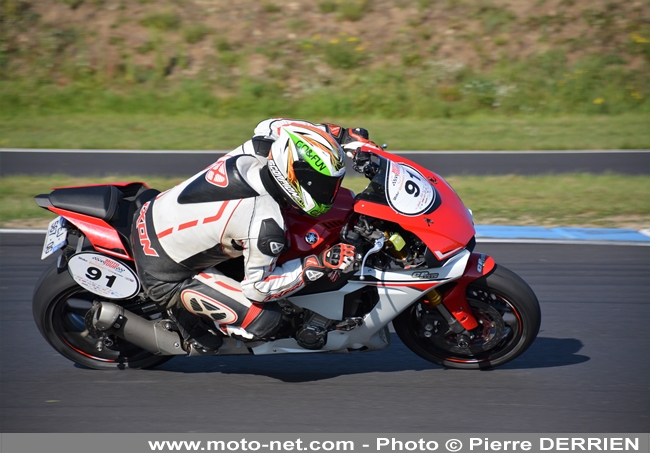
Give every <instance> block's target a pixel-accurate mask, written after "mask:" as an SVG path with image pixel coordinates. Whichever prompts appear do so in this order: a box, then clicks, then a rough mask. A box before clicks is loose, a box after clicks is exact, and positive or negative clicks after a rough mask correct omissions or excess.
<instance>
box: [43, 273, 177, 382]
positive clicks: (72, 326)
mask: <svg viewBox="0 0 650 453" xmlns="http://www.w3.org/2000/svg"><path fill="white" fill-rule="evenodd" d="M95 300H101V299H100V297H99V296H97V295H95V294H92V293H90V292H88V291H86V290H85V289H83V288H82V287H81V286H79V285H78V284H77V283H75V281H74V280H73V279H72V277H71V276H70V274H69V273H68V269H67V266H66V267H64V268H63V269H59V268H58V267H57V265H56V263H53V264H52V266H50V268H49V269H48V270H47V271H45V273H43V275H42V276H41V278H40V279H39V281H38V283H37V284H36V288H35V290H34V298H33V301H32V312H33V315H34V320H35V321H36V325H37V326H38V330H39V331H40V332H41V335H43V337H44V338H45V339H46V340H47V342H48V343H49V344H50V345H51V346H52V347H53V348H54V349H56V350H57V351H58V352H59V353H61V355H63V356H64V357H66V358H68V359H70V360H72V361H73V362H75V363H78V364H79V365H82V366H85V367H87V368H93V369H96V370H114V369H125V368H153V367H155V366H158V365H160V364H162V363H165V362H166V361H168V360H169V359H171V358H172V357H173V356H159V355H155V354H153V353H151V352H149V351H145V350H144V349H141V348H138V347H137V346H134V345H132V344H130V343H128V342H126V341H125V340H122V339H120V338H117V337H111V339H110V341H111V342H113V344H112V345H108V344H106V342H103V343H102V345H101V350H100V349H98V347H97V346H98V344H99V342H100V338H99V337H96V336H93V335H92V334H90V333H89V332H88V330H87V329H86V325H85V322H84V317H85V315H86V313H87V311H88V310H89V309H90V308H91V307H92V304H93V301H95Z"/></svg>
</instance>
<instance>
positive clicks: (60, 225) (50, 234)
mask: <svg viewBox="0 0 650 453" xmlns="http://www.w3.org/2000/svg"><path fill="white" fill-rule="evenodd" d="M67 238H68V229H67V228H66V227H65V220H64V219H63V217H60V216H59V217H57V218H56V219H54V220H52V221H51V222H50V225H49V226H48V227H47V234H46V235H45V243H44V244H43V253H41V259H42V260H43V259H45V258H47V257H48V256H50V255H51V254H52V253H54V252H56V251H57V250H59V249H60V248H61V247H64V246H65V245H66V244H67Z"/></svg>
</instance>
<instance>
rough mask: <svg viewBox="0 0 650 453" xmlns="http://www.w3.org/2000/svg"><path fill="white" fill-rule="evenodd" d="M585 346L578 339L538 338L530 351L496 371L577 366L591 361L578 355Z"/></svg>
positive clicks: (589, 358)
mask: <svg viewBox="0 0 650 453" xmlns="http://www.w3.org/2000/svg"><path fill="white" fill-rule="evenodd" d="M583 346H584V344H583V343H582V341H580V340H578V339H576V338H545V337H537V338H536V339H535V342H534V343H533V344H532V345H531V346H530V348H528V351H526V352H524V353H523V354H522V355H521V356H520V357H518V358H516V359H515V360H513V361H512V362H510V363H507V364H505V365H503V366H502V367H499V368H496V369H504V370H521V369H530V368H554V367H561V366H569V365H577V364H580V363H584V362H588V361H589V360H591V357H588V356H585V355H580V354H578V352H579V351H580V350H581V349H582V347H583ZM488 371H489V370H488Z"/></svg>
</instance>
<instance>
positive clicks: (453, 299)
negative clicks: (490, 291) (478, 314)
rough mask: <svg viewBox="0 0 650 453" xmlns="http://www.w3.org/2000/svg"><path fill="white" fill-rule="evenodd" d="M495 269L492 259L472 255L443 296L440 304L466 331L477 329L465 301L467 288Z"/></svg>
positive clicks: (485, 256)
mask: <svg viewBox="0 0 650 453" xmlns="http://www.w3.org/2000/svg"><path fill="white" fill-rule="evenodd" d="M494 268H495V262H494V259H492V257H491V256H487V255H484V254H482V253H472V254H471V256H470V257H469V260H468V261H467V266H466V267H465V272H463V276H462V277H461V278H459V279H458V280H456V282H455V283H456V284H455V285H454V287H453V288H452V289H451V290H449V291H448V292H446V293H445V294H444V295H443V299H442V303H443V304H444V306H445V307H447V310H449V312H450V313H451V314H452V315H453V316H454V317H455V318H456V319H457V320H458V322H459V323H461V324H462V326H463V327H464V328H465V329H466V330H472V329H475V328H476V327H478V323H477V322H476V318H474V315H473V314H472V310H471V309H470V306H469V302H468V301H467V286H468V285H469V284H470V283H472V282H473V281H474V280H476V279H478V278H481V277H483V276H485V275H488V274H489V273H490V272H492V271H493V270H494Z"/></svg>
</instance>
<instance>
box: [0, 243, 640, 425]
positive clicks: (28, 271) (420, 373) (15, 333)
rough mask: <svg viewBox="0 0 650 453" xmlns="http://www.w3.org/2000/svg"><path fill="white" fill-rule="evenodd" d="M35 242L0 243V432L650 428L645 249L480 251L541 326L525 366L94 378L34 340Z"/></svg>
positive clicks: (359, 367) (374, 366)
mask: <svg viewBox="0 0 650 453" xmlns="http://www.w3.org/2000/svg"><path fill="white" fill-rule="evenodd" d="M41 245H42V237H41V235H36V234H0V259H1V261H0V366H1V372H0V432H5V433H6V432H61V433H67V432H116V433H119V432H151V433H154V432H168V433H179V432H211V433H219V432H232V433H258V432H295V433H301V432H307V433H310V432H351V433H354V432H384V433H398V432H405V433H408V432H420V433H422V432H428V433H435V432H441V433H444V432H449V433H452V432H461V433H462V432H469V433H490V432H539V433H545V432H554V433H568V432H590V433H597V432H603V433H607V432H609V433H622V432H649V431H650V420H649V417H650V393H649V392H648V382H649V381H648V376H649V375H650V361H649V360H648V357H649V356H650V342H649V341H648V336H647V328H648V320H649V319H650V304H649V300H650V298H649V294H650V248H649V247H636V246H612V245H562V244H550V245H549V244H486V243H479V244H478V247H477V250H479V251H482V252H485V253H489V254H491V255H492V256H493V257H495V259H496V261H497V262H498V263H501V264H502V265H505V266H507V267H509V268H511V269H512V270H514V271H515V272H517V273H518V274H520V275H521V276H522V277H523V278H524V279H525V280H526V281H527V282H528V283H529V284H530V285H531V287H532V288H533V289H534V290H535V292H536V293H537V295H538V297H539V299H540V304H541V308H542V314H543V321H542V328H541V331H540V333H539V336H538V338H537V340H536V341H535V343H534V344H533V345H532V346H531V348H530V349H529V350H528V351H527V352H526V353H525V354H524V355H522V356H521V357H520V358H518V359H517V360H515V361H513V362H511V363H510V364H507V365H505V366H503V367H501V368H497V369H495V370H491V371H466V370H448V369H444V368H440V367H437V366H434V365H432V364H430V363H428V362H426V361H424V360H422V359H420V358H419V357H418V356H416V355H414V354H412V353H411V352H410V351H409V350H408V349H406V347H405V346H404V345H403V344H402V343H401V342H400V341H399V339H397V338H396V336H395V335H394V334H393V336H392V344H391V346H390V347H388V348H387V349H384V350H382V351H375V352H371V353H356V354H332V355H319V354H306V355H284V356H273V357H254V356H245V357H241V356H239V357H201V358H185V357H176V358H174V359H172V360H171V361H170V362H167V363H166V364H164V365H162V366H160V367H159V368H157V369H155V370H142V371H140V370H125V371H94V370H88V369H85V368H82V367H79V366H76V365H74V364H73V363H72V362H70V361H68V360H67V359H65V358H63V357H62V356H60V355H59V354H58V353H56V352H55V351H54V350H53V349H52V348H51V347H50V346H49V345H48V344H47V343H46V342H45V340H44V339H43V338H41V336H40V334H39V333H38V331H37V329H36V326H35V324H34V322H33V319H32V315H31V295H32V291H33V287H34V284H35V283H36V281H37V279H38V277H39V275H40V273H41V272H42V271H43V270H44V269H45V268H46V266H47V265H48V260H46V261H40V260H39V257H40V250H41Z"/></svg>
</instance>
